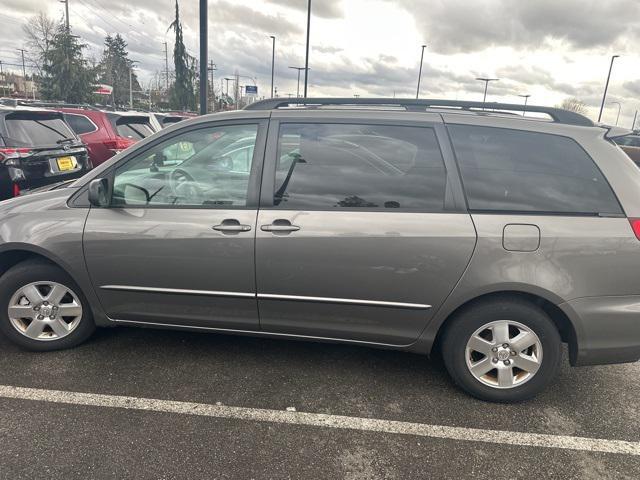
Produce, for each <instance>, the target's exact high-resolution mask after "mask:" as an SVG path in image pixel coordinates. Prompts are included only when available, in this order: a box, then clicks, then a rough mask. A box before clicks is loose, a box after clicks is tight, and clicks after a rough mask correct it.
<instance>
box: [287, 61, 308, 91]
mask: <svg viewBox="0 0 640 480" xmlns="http://www.w3.org/2000/svg"><path fill="white" fill-rule="evenodd" d="M289 68H291V69H293V70H297V71H298V88H297V90H296V98H299V97H300V72H301V71H302V70H305V67H289Z"/></svg>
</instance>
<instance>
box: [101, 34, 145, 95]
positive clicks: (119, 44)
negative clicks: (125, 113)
mask: <svg viewBox="0 0 640 480" xmlns="http://www.w3.org/2000/svg"><path fill="white" fill-rule="evenodd" d="M131 67H133V61H131V60H130V59H129V53H128V52H127V42H125V41H124V39H123V38H122V37H121V36H120V34H119V33H118V34H116V35H115V36H111V35H107V37H106V38H105V39H104V51H103V52H102V58H101V59H100V64H99V65H98V81H99V83H104V84H107V85H111V86H112V87H113V94H112V96H111V101H112V103H113V104H114V105H126V104H128V103H129V70H130V69H131ZM131 79H132V82H131V83H132V85H133V90H134V91H139V90H141V88H140V83H139V82H138V77H137V76H136V74H135V72H132V75H131Z"/></svg>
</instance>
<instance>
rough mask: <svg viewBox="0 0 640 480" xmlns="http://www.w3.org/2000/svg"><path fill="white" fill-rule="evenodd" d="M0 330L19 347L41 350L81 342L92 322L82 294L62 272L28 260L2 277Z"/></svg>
mask: <svg viewBox="0 0 640 480" xmlns="http://www.w3.org/2000/svg"><path fill="white" fill-rule="evenodd" d="M0 330H2V332H3V333H4V334H5V335H6V336H7V337H9V339H10V340H12V341H13V342H14V343H17V344H18V345H20V346H21V347H24V348H27V349H29V350H37V351H45V350H58V349H62V348H69V347H74V346H76V345H78V344H80V343H82V342H83V341H85V340H86V339H87V338H88V337H89V336H90V335H91V334H92V333H93V331H94V330H95V324H94V322H93V317H92V315H91V310H90V309H89V306H88V304H87V301H86V299H85V298H84V295H83V294H82V292H81V291H80V288H79V287H78V286H77V285H76V283H75V282H74V281H73V280H72V279H71V278H70V277H69V275H67V274H66V272H64V271H63V270H62V269H60V268H59V267H57V266H55V265H52V264H50V263H47V262H44V261H39V260H28V261H25V262H21V263H19V264H17V265H15V266H14V267H12V268H11V269H9V270H8V271H7V273H5V275H3V276H2V279H1V281H0Z"/></svg>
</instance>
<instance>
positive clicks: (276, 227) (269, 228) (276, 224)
mask: <svg viewBox="0 0 640 480" xmlns="http://www.w3.org/2000/svg"><path fill="white" fill-rule="evenodd" d="M260 230H262V231H263V232H273V233H290V232H297V231H298V230H300V227H299V226H297V225H292V224H291V222H290V221H289V220H285V219H281V218H279V219H278V220H274V221H273V223H270V224H269V225H262V226H261V227H260Z"/></svg>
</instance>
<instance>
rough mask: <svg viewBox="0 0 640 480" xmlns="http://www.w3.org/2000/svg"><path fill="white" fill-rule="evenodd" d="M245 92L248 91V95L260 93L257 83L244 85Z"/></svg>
mask: <svg viewBox="0 0 640 480" xmlns="http://www.w3.org/2000/svg"><path fill="white" fill-rule="evenodd" d="M244 93H246V94H247V95H258V87H257V85H246V86H245V87H244Z"/></svg>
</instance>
